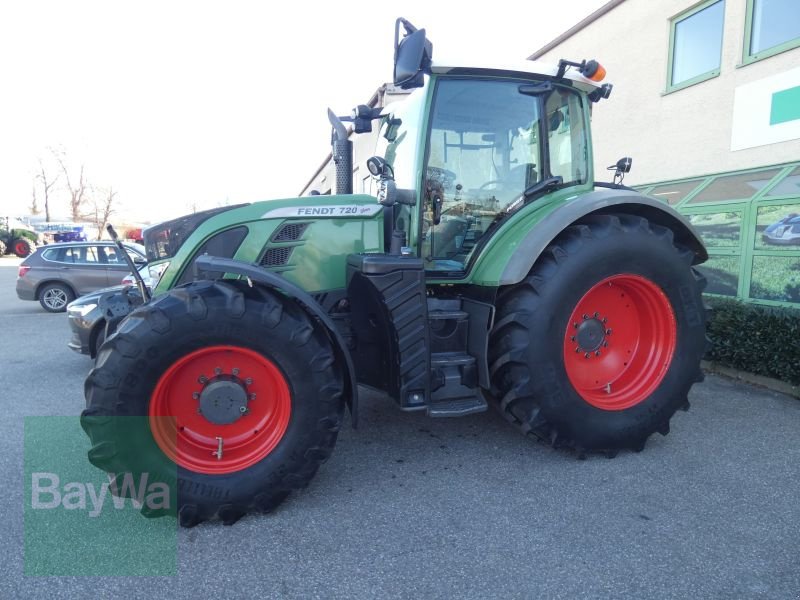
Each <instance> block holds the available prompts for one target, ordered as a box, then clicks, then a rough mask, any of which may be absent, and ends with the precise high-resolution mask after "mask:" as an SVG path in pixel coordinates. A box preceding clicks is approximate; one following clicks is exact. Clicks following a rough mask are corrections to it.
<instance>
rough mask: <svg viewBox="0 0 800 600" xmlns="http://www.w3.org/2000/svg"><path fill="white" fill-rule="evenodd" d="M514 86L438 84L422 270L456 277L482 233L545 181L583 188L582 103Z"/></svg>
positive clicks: (560, 93) (559, 93)
mask: <svg viewBox="0 0 800 600" xmlns="http://www.w3.org/2000/svg"><path fill="white" fill-rule="evenodd" d="M528 83H530V82H528ZM520 85H521V83H520V82H514V81H508V80H477V79H442V80H440V81H439V82H438V85H437V88H436V94H435V98H434V107H433V112H432V118H431V126H430V133H429V139H428V153H427V157H426V165H425V170H424V173H425V180H424V184H423V198H424V207H425V215H424V223H423V245H422V251H423V258H425V259H426V261H427V264H426V267H427V268H428V269H433V270H443V271H461V270H463V269H464V265H465V264H466V262H467V260H468V259H469V255H470V253H471V251H472V250H473V248H475V246H476V244H477V242H478V240H479V239H480V238H481V237H482V236H483V234H484V233H485V232H486V230H487V228H488V227H489V226H490V225H491V224H492V223H493V222H494V221H495V220H496V219H497V218H498V217H499V216H501V215H503V214H505V212H506V210H507V209H509V207H512V206H514V207H515V206H517V205H518V204H519V202H517V201H518V200H519V199H520V198H522V197H523V194H524V192H525V190H526V189H528V188H530V187H531V186H533V185H535V184H536V183H538V182H540V181H543V180H545V179H548V178H551V177H561V181H562V185H570V184H576V183H583V182H585V181H586V177H587V173H588V168H587V142H586V135H585V131H584V124H583V114H582V110H581V97H580V96H579V95H578V94H577V93H575V92H573V91H571V90H570V89H569V88H560V87H554V91H552V92H550V93H547V94H537V95H529V94H522V93H520ZM528 87H530V86H528ZM437 205H438V206H440V207H441V209H440V214H439V215H437V214H436V211H435V207H436V206H437ZM437 216H438V221H439V222H438V223H437V222H436V221H437Z"/></svg>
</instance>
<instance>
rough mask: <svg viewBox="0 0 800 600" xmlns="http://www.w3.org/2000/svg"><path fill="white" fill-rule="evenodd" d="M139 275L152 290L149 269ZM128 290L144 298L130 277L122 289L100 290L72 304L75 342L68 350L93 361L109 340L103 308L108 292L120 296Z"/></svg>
mask: <svg viewBox="0 0 800 600" xmlns="http://www.w3.org/2000/svg"><path fill="white" fill-rule="evenodd" d="M139 274H140V275H141V276H142V279H143V280H144V283H145V285H146V286H147V287H148V288H150V289H152V281H153V279H152V277H151V276H150V271H149V268H148V267H147V265H143V266H142V267H141V268H140V269H139ZM126 287H127V288H128V293H129V294H134V295H136V296H138V297H139V298H141V295H140V294H139V290H138V289H137V288H136V282H135V280H134V278H133V275H132V274H131V273H128V274H127V275H126V276H125V277H124V278H123V279H122V285H115V286H113V287H109V288H105V289H102V290H97V291H96V292H92V293H91V294H86V295H85V296H81V297H80V298H78V299H77V300H73V301H72V302H70V303H69V304H68V305H67V317H69V327H70V329H71V330H72V338H71V339H70V341H69V343H68V344H67V346H69V347H70V348H71V349H72V350H74V351H75V352H78V353H80V354H88V355H89V356H91V357H92V358H94V357H95V356H97V350H98V349H99V348H100V346H102V345H103V341H105V339H106V318H105V314H104V313H103V310H102V309H101V308H100V298H101V297H102V296H103V295H104V294H106V293H108V292H118V291H121V290H122V289H124V288H126Z"/></svg>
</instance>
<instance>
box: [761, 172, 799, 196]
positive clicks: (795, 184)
mask: <svg viewBox="0 0 800 600" xmlns="http://www.w3.org/2000/svg"><path fill="white" fill-rule="evenodd" d="M767 196H797V197H800V167H797V168H796V169H795V170H794V171H792V172H791V173H789V175H787V176H786V177H785V178H784V179H783V181H781V182H780V183H779V184H778V185H776V186H775V187H774V188H772V189H771V190H770V191H769V192H768V193H767Z"/></svg>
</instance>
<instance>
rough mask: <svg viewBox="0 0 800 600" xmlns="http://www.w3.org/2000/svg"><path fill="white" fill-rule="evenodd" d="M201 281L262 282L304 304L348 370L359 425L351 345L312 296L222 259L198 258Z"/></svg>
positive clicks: (351, 403) (352, 412)
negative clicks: (205, 276) (220, 276)
mask: <svg viewBox="0 0 800 600" xmlns="http://www.w3.org/2000/svg"><path fill="white" fill-rule="evenodd" d="M194 266H195V269H196V272H197V275H198V278H200V276H201V275H202V273H204V272H217V273H219V272H222V273H231V274H233V275H241V276H243V277H248V278H250V280H251V281H254V282H258V283H260V284H262V285H265V286H267V287H269V288H272V289H275V290H278V291H279V292H281V293H283V294H285V295H287V296H289V297H290V298H293V299H294V300H296V301H297V302H298V304H300V306H301V307H302V308H303V310H305V311H306V312H307V313H308V314H309V315H310V316H311V317H313V318H315V319H317V320H319V321H320V322H321V323H322V324H323V325H324V326H325V328H326V329H327V330H328V335H329V336H330V338H331V342H332V343H333V346H334V352H335V353H336V355H337V358H339V359H340V360H341V361H342V364H344V365H345V366H346V369H345V371H346V380H345V402H346V403H347V406H348V408H349V409H350V415H351V418H352V420H353V427H356V426H357V425H358V385H357V383H356V374H355V368H354V366H353V360H352V358H351V356H350V353H349V352H348V351H347V345H346V343H345V341H344V339H342V336H341V335H340V334H339V331H338V330H337V329H336V325H334V323H333V320H332V319H331V318H330V317H329V316H328V314H327V313H326V312H325V311H324V310H322V308H321V307H320V305H319V304H318V303H317V302H316V301H315V300H314V298H312V297H311V295H310V294H308V292H306V291H305V290H303V289H302V288H300V287H298V286H297V285H295V284H294V283H292V282H291V281H288V280H287V279H285V278H284V277H281V276H280V275H276V274H275V273H271V272H269V271H266V270H264V269H262V268H261V267H258V266H256V265H253V264H249V263H246V262H242V261H239V260H234V259H232V258H219V257H216V256H209V255H207V254H206V255H203V256H198V257H197V259H196V260H195V263H194Z"/></svg>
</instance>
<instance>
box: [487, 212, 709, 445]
mask: <svg viewBox="0 0 800 600" xmlns="http://www.w3.org/2000/svg"><path fill="white" fill-rule="evenodd" d="M693 259H694V254H693V253H692V252H691V251H690V250H688V249H684V248H680V247H679V246H677V245H676V244H675V242H674V239H673V233H672V231H670V230H669V229H666V228H664V227H660V226H658V225H655V224H652V223H649V222H648V221H647V220H646V219H643V218H640V217H632V216H628V215H598V216H594V217H592V218H589V219H587V220H586V221H585V222H583V223H581V224H579V225H574V226H571V227H569V228H568V229H567V230H565V231H564V232H563V233H562V234H561V235H560V236H559V237H558V238H557V239H556V240H555V241H554V242H553V244H552V245H551V246H550V247H549V248H548V249H547V250H546V251H545V253H544V254H543V255H542V257H541V258H540V259H539V260H538V261H537V263H536V264H535V265H534V267H533V269H532V270H531V272H530V274H529V275H528V277H527V278H526V279H525V280H524V281H522V282H521V283H519V284H517V285H515V286H510V287H509V288H506V289H505V290H502V291H501V293H500V295H499V297H498V305H497V316H496V321H495V323H496V324H495V327H494V330H493V331H492V334H491V344H490V348H491V352H490V362H491V369H492V395H493V396H494V398H495V399H496V402H497V405H498V407H499V408H500V410H501V411H502V412H503V414H504V415H505V416H506V418H508V419H509V420H510V421H511V422H513V423H515V424H516V425H518V426H519V427H520V428H521V429H522V430H523V431H524V432H525V433H530V434H532V435H534V436H536V437H538V438H540V439H542V440H545V441H546V442H548V443H550V444H552V445H554V446H559V447H561V446H566V447H571V448H575V449H577V450H578V451H579V452H583V451H605V452H609V453H614V452H616V451H617V450H620V449H633V450H641V449H642V448H643V447H644V444H645V441H646V440H647V438H648V437H649V436H650V435H651V434H652V433H654V432H660V433H663V434H666V433H667V432H668V431H669V422H670V419H671V417H672V416H673V414H674V413H675V411H676V410H677V409H678V408H682V407H687V406H688V401H687V394H688V392H689V389H690V388H691V386H692V384H693V383H694V382H696V381H699V380H701V379H702V372H701V371H700V359H701V358H702V355H703V352H704V350H705V344H706V338H705V311H704V309H703V304H702V299H701V295H700V294H701V290H702V287H703V284H704V280H703V279H702V277H700V276H699V275H697V273H696V272H695V271H694V270H693V269H692V267H691V264H692V262H693Z"/></svg>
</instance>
